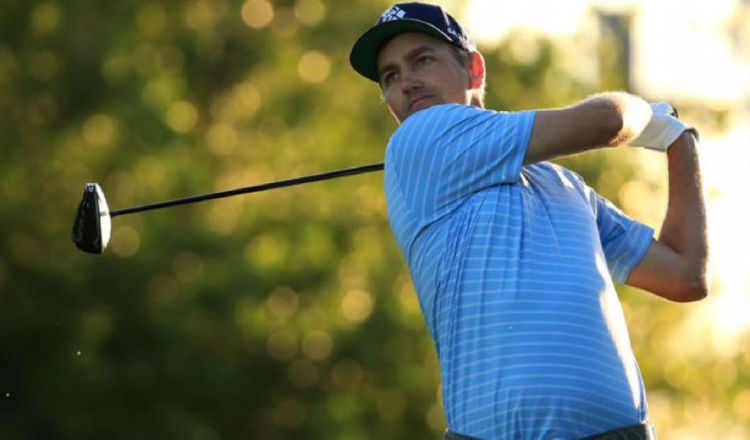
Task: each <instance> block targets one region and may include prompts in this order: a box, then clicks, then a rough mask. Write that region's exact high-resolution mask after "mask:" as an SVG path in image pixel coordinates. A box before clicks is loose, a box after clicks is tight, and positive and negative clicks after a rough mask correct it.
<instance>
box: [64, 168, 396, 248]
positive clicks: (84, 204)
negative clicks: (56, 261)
mask: <svg viewBox="0 0 750 440" xmlns="http://www.w3.org/2000/svg"><path fill="white" fill-rule="evenodd" d="M382 169H383V164H382V163H375V164H370V165H362V166H358V167H354V168H345V169H342V170H336V171H329V172H326V173H320V174H312V175H309V176H302V177H295V178H292V179H286V180H278V181H275V182H268V183H263V184H260V185H253V186H246V187H242V188H237V189H231V190H227V191H221V192H215V193H208V194H201V195H197V196H191V197H184V198H181V199H174V200H167V201H165V202H157V203H151V204H148V205H141V206H133V207H130V208H124V209H118V210H113V211H110V210H109V206H108V205H107V199H106V197H104V191H102V189H101V187H100V186H99V185H98V184H97V183H87V184H86V186H85V187H84V189H83V196H82V198H81V203H80V204H79V205H78V211H77V212H76V218H75V222H74V223H73V234H72V238H73V243H75V245H76V247H78V249H80V250H82V251H84V252H88V253H92V254H101V253H102V252H103V251H104V249H106V248H107V244H109V239H110V236H111V234H112V220H111V218H112V217H116V216H118V215H125V214H134V213H136V212H143V211H150V210H153V209H161V208H169V207H170V206H177V205H185V204H188V203H196V202H202V201H204V200H213V199H220V198H224V197H231V196H236V195H239V194H247V193H253V192H260V191H266V190H269V189H275V188H282V187H286V186H293V185H300V184H303V183H309V182H317V181H320V180H327V179H333V178H336V177H343V176H351V175H355V174H362V173H369V172H373V171H379V170H382Z"/></svg>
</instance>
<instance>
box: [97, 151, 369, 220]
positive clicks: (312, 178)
mask: <svg viewBox="0 0 750 440" xmlns="http://www.w3.org/2000/svg"><path fill="white" fill-rule="evenodd" d="M382 169H383V163H374V164H370V165H362V166H358V167H354V168H346V169H343V170H337V171H329V172H327V173H320V174H312V175H309V176H302V177H295V178H292V179H286V180H279V181H276V182H269V183H262V184H260V185H253V186H246V187H243V188H237V189H231V190H227V191H221V192H216V193H210V194H201V195H197V196H192V197H184V198H181V199H174V200H167V201H165V202H158V203H151V204H148V205H141V206H133V207H131V208H124V209H118V210H115V211H110V213H109V215H110V217H115V216H118V215H124V214H133V213H136V212H143V211H150V210H152V209H160V208H168V207H170V206H176V205H184V204H187V203H195V202H202V201H204V200H213V199H221V198H224V197H230V196H236V195H238V194H248V193H253V192H259V191H266V190H269V189H275V188H283V187H285V186H294V185H300V184H302V183H308V182H318V181H320V180H328V179H334V178H336V177H344V176H352V175H355V174H363V173H370V172H373V171H380V170H382Z"/></svg>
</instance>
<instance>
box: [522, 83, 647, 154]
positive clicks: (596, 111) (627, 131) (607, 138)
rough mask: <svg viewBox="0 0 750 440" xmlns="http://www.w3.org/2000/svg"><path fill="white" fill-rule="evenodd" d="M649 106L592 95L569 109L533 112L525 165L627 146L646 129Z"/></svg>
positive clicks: (619, 96) (619, 95)
mask: <svg viewBox="0 0 750 440" xmlns="http://www.w3.org/2000/svg"><path fill="white" fill-rule="evenodd" d="M651 113H652V112H651V107H650V106H649V104H648V103H647V102H646V101H644V100H643V99H641V98H639V97H637V96H634V95H630V94H628V93H624V92H608V93H602V94H598V95H594V96H592V97H590V98H587V99H585V100H583V101H581V102H579V103H577V104H575V105H572V106H570V107H563V108H557V109H550V110H539V111H537V112H536V118H535V120H534V128H533V129H532V131H531V139H530V140H529V147H528V150H527V152H526V158H525V159H524V163H525V164H530V163H535V162H540V161H544V160H548V159H552V158H555V157H560V156H568V155H572V154H576V153H581V152H583V151H587V150H592V149H595V148H601V147H616V146H620V145H625V144H628V143H629V142H630V141H632V140H633V139H635V138H636V137H637V136H638V135H639V134H640V133H641V132H642V131H643V129H644V128H645V127H646V125H647V124H648V122H649V119H650V118H651Z"/></svg>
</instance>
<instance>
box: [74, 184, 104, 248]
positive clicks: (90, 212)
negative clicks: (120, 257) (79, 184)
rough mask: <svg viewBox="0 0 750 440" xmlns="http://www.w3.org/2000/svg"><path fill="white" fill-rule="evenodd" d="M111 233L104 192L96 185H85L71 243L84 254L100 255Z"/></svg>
mask: <svg viewBox="0 0 750 440" xmlns="http://www.w3.org/2000/svg"><path fill="white" fill-rule="evenodd" d="M111 233H112V219H111V218H110V216H109V207H108V206H107V199H106V198H104V192H102V189H101V188H100V187H99V185H98V184H96V183H87V184H86V186H85V187H84V189H83V197H82V198H81V204H80V205H78V212H77V213H76V220H75V222H74V223H73V243H75V245H76V247H78V249H80V250H82V251H84V252H89V253H92V254H101V253H102V251H104V249H106V248H107V244H109V238H110V235H111Z"/></svg>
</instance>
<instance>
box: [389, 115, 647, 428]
mask: <svg viewBox="0 0 750 440" xmlns="http://www.w3.org/2000/svg"><path fill="white" fill-rule="evenodd" d="M533 121H534V112H518V113H503V112H494V111H491V110H483V109H479V108H476V107H469V106H460V105H456V104H444V105H439V106H434V107H431V108H429V109H427V110H423V111H420V112H417V113H415V114H413V115H412V116H410V117H409V118H408V119H407V120H406V121H404V123H403V124H402V125H401V127H399V129H398V130H397V131H396V132H395V133H394V134H393V136H392V137H391V139H390V142H389V144H388V148H387V150H386V157H385V191H386V197H387V204H388V214H389V218H390V222H391V226H392V229H393V233H394V236H395V237H396V240H397V241H398V244H399V246H400V247H401V250H402V252H403V254H404V256H405V258H406V261H407V264H408V266H409V270H410V272H411V276H412V281H413V282H414V285H415V287H416V290H417V293H418V295H419V301H420V305H421V307H422V312H423V315H424V319H425V323H426V325H427V328H428V329H429V332H430V334H431V336H432V338H433V341H434V343H435V347H436V350H437V355H438V360H439V363H440V370H441V381H442V389H443V406H444V408H445V412H446V418H447V420H448V427H449V429H450V430H451V431H453V432H457V433H462V434H466V435H470V436H474V437H480V438H483V439H495V438H497V439H501V438H502V439H511V438H512V439H543V438H544V439H552V438H554V439H573V438H581V437H585V436H587V435H592V434H595V433H599V432H604V431H608V430H611V429H613V428H619V427H622V426H628V425H633V424H637V423H640V422H643V421H644V420H646V416H647V408H646V401H645V394H644V390H643V382H642V379H641V375H640V372H639V370H638V365H637V363H636V360H635V358H634V356H633V353H632V349H631V347H630V342H629V337H628V333H627V329H626V327H625V321H624V318H623V314H622V309H621V307H620V303H619V301H618V298H617V295H616V292H615V289H614V285H613V281H614V282H623V281H624V280H625V279H626V278H627V276H628V273H629V271H630V269H631V268H632V267H633V266H634V265H635V264H636V263H637V262H638V261H639V260H640V258H641V257H642V256H643V255H644V253H645V251H646V250H647V248H648V246H649V244H650V242H651V237H652V235H653V230H652V229H651V228H649V227H647V226H645V225H642V224H640V223H637V222H635V221H633V220H630V219H628V218H627V217H625V216H624V215H623V213H622V212H620V211H619V210H618V209H617V208H616V207H614V206H613V205H612V204H610V203H609V202H608V201H606V200H605V199H603V198H601V197H600V196H598V195H597V194H596V193H595V192H594V191H593V190H591V189H590V188H589V187H588V186H586V184H585V183H584V182H583V180H582V179H581V178H580V176H578V175H576V174H575V173H573V172H571V171H568V170H566V169H564V168H562V167H559V166H557V165H553V164H550V163H544V162H543V163H539V164H534V165H530V166H525V167H522V162H523V158H524V156H525V153H526V148H527V145H528V141H529V136H530V133H531V127H532V125H533Z"/></svg>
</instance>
